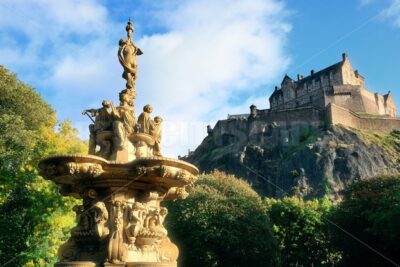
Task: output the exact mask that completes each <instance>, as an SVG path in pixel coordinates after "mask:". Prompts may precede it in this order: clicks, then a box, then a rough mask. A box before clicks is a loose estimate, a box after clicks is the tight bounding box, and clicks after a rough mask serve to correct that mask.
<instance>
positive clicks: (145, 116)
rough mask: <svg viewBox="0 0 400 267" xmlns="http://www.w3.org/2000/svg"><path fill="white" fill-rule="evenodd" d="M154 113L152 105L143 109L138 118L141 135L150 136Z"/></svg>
mask: <svg viewBox="0 0 400 267" xmlns="http://www.w3.org/2000/svg"><path fill="white" fill-rule="evenodd" d="M152 111H153V107H152V106H151V105H150V104H147V105H145V106H144V107H143V112H142V113H141V114H140V115H139V118H138V128H139V129H138V131H139V133H145V134H150V127H151V124H152V120H151V117H150V114H151V112H152Z"/></svg>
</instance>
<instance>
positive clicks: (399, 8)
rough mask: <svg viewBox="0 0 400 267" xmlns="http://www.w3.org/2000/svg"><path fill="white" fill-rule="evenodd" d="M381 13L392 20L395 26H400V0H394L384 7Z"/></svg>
mask: <svg viewBox="0 0 400 267" xmlns="http://www.w3.org/2000/svg"><path fill="white" fill-rule="evenodd" d="M381 15H382V16H383V17H384V18H388V19H390V20H392V21H393V25H394V26H396V27H400V0H392V1H391V4H390V6H389V7H388V8H386V9H384V10H383V11H382V12H381Z"/></svg>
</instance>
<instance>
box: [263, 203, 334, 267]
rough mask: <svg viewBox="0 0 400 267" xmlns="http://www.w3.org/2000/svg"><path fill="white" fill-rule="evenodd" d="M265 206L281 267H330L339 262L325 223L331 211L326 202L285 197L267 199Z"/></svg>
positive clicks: (329, 204)
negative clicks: (277, 246)
mask: <svg viewBox="0 0 400 267" xmlns="http://www.w3.org/2000/svg"><path fill="white" fill-rule="evenodd" d="M266 203H267V210H268V215H269V217H270V220H271V223H272V224H273V232H274V236H275V238H276V239H277V240H278V242H279V247H280V251H281V263H282V266H292V265H293V266H296V264H297V266H332V263H335V262H337V261H338V260H339V259H340V254H339V253H338V252H337V251H335V250H333V249H332V245H331V243H330V236H329V231H328V229H329V228H328V225H327V222H326V221H325V220H324V218H325V217H326V216H327V215H328V214H329V212H330V210H331V207H332V204H331V202H330V201H329V200H327V199H321V200H308V201H304V200H302V199H299V198H297V197H287V198H283V199H266Z"/></svg>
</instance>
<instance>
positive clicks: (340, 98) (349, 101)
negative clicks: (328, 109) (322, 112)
mask: <svg viewBox="0 0 400 267" xmlns="http://www.w3.org/2000/svg"><path fill="white" fill-rule="evenodd" d="M329 103H334V104H336V105H339V106H342V107H344V108H347V109H351V110H353V111H354V112H365V107H364V102H363V101H362V96H361V87H360V86H354V85H336V86H333V87H331V89H330V90H327V91H326V94H325V105H324V106H327V105H328V104H329Z"/></svg>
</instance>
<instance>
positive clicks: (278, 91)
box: [269, 53, 347, 99]
mask: <svg viewBox="0 0 400 267" xmlns="http://www.w3.org/2000/svg"><path fill="white" fill-rule="evenodd" d="M346 59H347V55H346V54H344V53H343V55H342V60H341V61H339V62H337V63H335V64H333V65H331V66H329V67H326V68H324V69H322V70H320V71H317V72H313V71H312V72H311V74H310V75H308V76H306V77H302V78H301V79H299V80H297V81H295V80H293V79H292V78H290V77H289V76H288V75H287V74H286V75H285V77H283V80H282V83H281V86H282V85H283V84H284V83H285V81H286V80H289V79H290V80H291V81H293V82H294V83H295V89H298V88H301V86H302V85H303V84H304V83H307V82H311V81H312V80H313V79H315V78H319V77H321V76H322V75H329V73H330V72H331V71H333V70H338V69H340V68H341V67H342V65H343V63H344V61H345V60H346ZM279 95H281V96H283V92H282V88H279V89H278V88H276V89H275V91H274V92H273V93H272V94H271V96H270V97H269V99H271V98H274V97H276V96H279Z"/></svg>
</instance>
